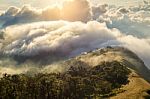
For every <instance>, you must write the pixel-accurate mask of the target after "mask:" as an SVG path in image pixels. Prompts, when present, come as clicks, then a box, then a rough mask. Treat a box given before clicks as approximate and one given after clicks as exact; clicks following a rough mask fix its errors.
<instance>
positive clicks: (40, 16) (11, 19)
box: [0, 0, 91, 27]
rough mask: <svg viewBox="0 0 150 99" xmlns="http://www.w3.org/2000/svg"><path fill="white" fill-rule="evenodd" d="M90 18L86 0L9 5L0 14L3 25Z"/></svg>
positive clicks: (85, 19)
mask: <svg viewBox="0 0 150 99" xmlns="http://www.w3.org/2000/svg"><path fill="white" fill-rule="evenodd" d="M81 9H82V10H81ZM90 18H91V11H90V3H89V2H88V1H87V0H72V1H65V2H64V4H63V6H62V7H60V6H50V7H46V8H43V9H36V8H33V7H31V6H29V5H25V6H23V7H22V8H17V7H13V6H12V7H9V8H8V9H7V10H6V11H5V12H4V13H2V14H1V15H0V22H3V26H4V27H6V26H9V25H13V24H18V23H30V22H35V21H47V20H49V21H50V20H67V21H82V22H87V21H88V20H90Z"/></svg>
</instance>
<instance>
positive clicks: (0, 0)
mask: <svg viewBox="0 0 150 99" xmlns="http://www.w3.org/2000/svg"><path fill="white" fill-rule="evenodd" d="M63 1H65V0H0V10H5V9H7V8H8V7H9V6H17V7H21V6H22V5H24V4H30V5H31V6H34V7H37V8H42V7H45V6H49V5H52V4H61V3H62V2H63ZM90 1H91V2H92V3H93V4H105V3H107V4H110V5H119V6H130V5H136V4H141V2H143V0H90ZM147 1H150V0H147Z"/></svg>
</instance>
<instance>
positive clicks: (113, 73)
mask: <svg viewBox="0 0 150 99" xmlns="http://www.w3.org/2000/svg"><path fill="white" fill-rule="evenodd" d="M57 65H59V66H58V67H56V68H57V69H62V70H61V72H55V71H53V72H51V73H45V72H42V73H38V74H35V75H32V76H31V75H26V74H18V75H9V74H4V75H3V77H2V78H1V79H0V90H1V91H0V98H2V99H7V98H9V97H12V98H14V99H15V98H26V99H101V98H102V99H104V98H106V99H107V98H110V99H149V98H150V83H149V82H150V71H149V69H148V68H147V67H146V66H145V65H144V62H143V61H142V60H141V59H140V58H139V57H138V56H137V55H136V54H134V53H133V52H131V51H129V50H128V49H126V48H122V47H107V48H102V49H97V50H94V51H90V52H84V53H82V54H81V55H79V56H76V57H72V58H69V59H68V60H66V61H62V62H59V63H57Z"/></svg>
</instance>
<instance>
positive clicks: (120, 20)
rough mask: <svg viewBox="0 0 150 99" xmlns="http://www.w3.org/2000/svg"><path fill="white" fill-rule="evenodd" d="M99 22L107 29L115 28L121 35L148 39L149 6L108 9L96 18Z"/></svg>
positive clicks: (149, 25) (149, 24)
mask: <svg viewBox="0 0 150 99" xmlns="http://www.w3.org/2000/svg"><path fill="white" fill-rule="evenodd" d="M96 20H97V21H99V22H106V24H107V26H108V27H109V28H117V29H119V30H120V31H121V32H122V33H125V34H130V35H134V36H137V37H139V38H141V37H142V38H143V37H144V38H145V37H149V36H150V35H149V31H148V30H149V28H150V5H148V4H147V5H143V6H134V7H132V6H131V7H129V8H125V7H119V8H117V7H110V8H108V10H107V11H106V12H105V13H104V14H101V15H100V16H98V17H97V18H96Z"/></svg>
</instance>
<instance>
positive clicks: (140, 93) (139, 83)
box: [110, 72, 150, 99]
mask: <svg viewBox="0 0 150 99" xmlns="http://www.w3.org/2000/svg"><path fill="white" fill-rule="evenodd" d="M129 80H130V82H129V84H127V85H125V86H123V90H125V92H123V93H119V94H117V96H113V97H111V98H110V99H150V94H148V93H147V92H146V91H147V90H150V84H149V83H148V82H147V81H145V80H144V79H143V78H141V77H140V76H139V75H137V74H136V73H135V72H132V73H131V75H130V76H129Z"/></svg>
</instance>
